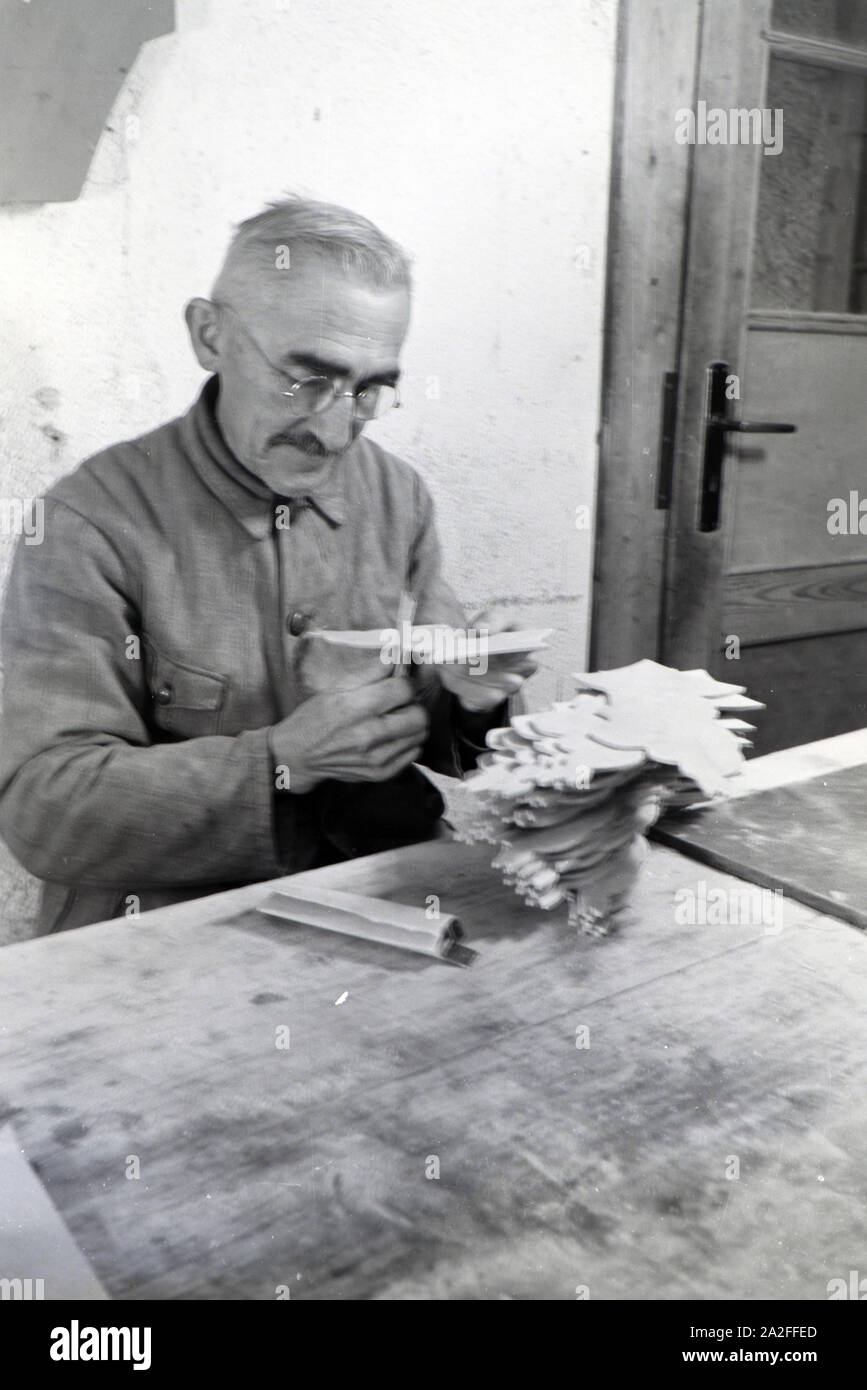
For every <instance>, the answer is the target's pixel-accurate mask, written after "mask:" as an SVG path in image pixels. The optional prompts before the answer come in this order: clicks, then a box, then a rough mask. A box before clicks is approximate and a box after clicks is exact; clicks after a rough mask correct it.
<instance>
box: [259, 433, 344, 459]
mask: <svg viewBox="0 0 867 1390" xmlns="http://www.w3.org/2000/svg"><path fill="white" fill-rule="evenodd" d="M283 444H289V445H291V447H292V448H293V449H298V450H299V451H300V452H301V453H302V454H306V455H307V457H308V458H315V459H327V458H337V452H335V451H333V450H331V449H326V447H325V445H324V444H323V443H322V441H321V440H320V439H317V438H316V435H315V434H310V433H309V432H308V431H307V430H297V431H296V430H283V431H282V432H281V433H280V434H272V436H271V438H270V439H269V440H268V447H269V449H273V448H278V447H280V446H281V445H283ZM338 452H341V451H338Z"/></svg>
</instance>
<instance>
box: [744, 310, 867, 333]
mask: <svg viewBox="0 0 867 1390" xmlns="http://www.w3.org/2000/svg"><path fill="white" fill-rule="evenodd" d="M747 327H748V328H750V329H764V330H765V331H766V332H771V333H844V334H846V333H848V334H850V335H853V336H856V337H857V336H863V335H864V334H867V314H832V313H824V314H820V313H813V312H812V311H811V310H809V309H751V310H750V312H749V314H748V316H747Z"/></svg>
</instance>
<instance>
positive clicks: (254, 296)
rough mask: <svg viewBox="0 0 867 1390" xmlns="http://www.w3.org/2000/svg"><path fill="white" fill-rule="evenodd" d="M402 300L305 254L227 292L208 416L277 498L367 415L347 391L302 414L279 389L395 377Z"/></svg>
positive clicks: (319, 466) (405, 314)
mask: <svg viewBox="0 0 867 1390" xmlns="http://www.w3.org/2000/svg"><path fill="white" fill-rule="evenodd" d="M409 307H410V301H409V293H408V291H407V290H406V289H405V288H402V287H397V288H388V289H377V288H375V287H371V286H369V285H367V284H365V283H364V282H362V281H360V280H358V279H356V278H354V277H350V276H347V275H345V274H343V273H342V272H341V270H340V269H339V268H337V267H335V266H332V265H330V264H329V263H328V262H327V261H324V260H322V259H321V258H320V257H318V256H314V255H309V254H308V255H307V256H306V257H305V256H303V255H299V256H297V257H296V256H295V255H294V254H293V259H292V268H291V269H289V270H285V271H277V272H274V274H273V276H269V277H268V280H267V281H263V280H262V279H261V278H260V279H259V280H258V281H255V282H251V285H250V292H249V294H248V295H245V296H243V297H241V296H237V295H236V296H235V297H234V298H233V303H232V305H231V310H230V311H229V312H223V313H222V314H221V317H220V320H219V335H218V339H217V341H218V343H219V362H218V365H217V368H216V370H217V371H218V373H219V377H220V393H219V399H218V402H217V419H218V421H219V425H220V428H221V430H222V433H223V436H224V438H225V440H226V442H227V444H228V445H229V448H230V449H231V450H232V452H233V453H234V454H235V456H236V458H238V459H239V460H240V462H241V463H243V464H244V466H245V467H246V468H249V470H250V472H251V473H254V474H255V475H256V476H257V477H258V478H260V479H262V481H263V482H265V483H267V484H268V486H269V487H271V488H272V489H273V490H274V492H277V493H279V494H281V495H283V496H289V495H291V494H293V493H294V492H297V491H300V490H306V489H313V488H315V486H316V484H317V483H321V482H323V481H324V480H325V479H326V478H327V477H328V476H329V475H330V474H331V472H332V469H333V468H334V467H335V466H336V465H337V466H339V461H340V458H341V456H342V455H343V453H344V452H345V451H346V449H347V448H348V447H349V445H350V444H351V443H352V442H353V440H354V439H356V438H357V437H358V435H359V434H360V433H361V431H362V430H363V428H364V425H365V423H367V422H366V421H364V420H362V419H359V418H358V417H357V416H356V415H355V414H354V401H353V398H352V396H343V395H341V396H340V397H338V398H337V399H336V400H335V401H334V402H333V404H332V405H330V406H329V407H328V409H327V410H325V411H323V412H321V413H319V414H314V415H306V416H303V415H299V414H298V413H297V409H296V407H295V405H294V402H293V401H292V400H291V399H290V398H288V397H286V396H285V395H282V394H281V392H283V391H285V390H288V389H289V387H290V386H291V385H292V381H293V380H294V381H301V380H304V379H305V378H306V377H311V376H326V377H329V378H330V379H331V380H332V381H333V382H334V383H335V385H336V387H337V389H338V390H339V391H341V392H343V391H355V390H357V389H358V388H359V387H363V386H365V385H372V384H374V383H386V384H390V385H394V384H395V383H396V382H397V378H398V376H399V366H398V358H399V355H400V350H401V347H402V345H403V340H404V337H405V336H406V330H407V325H408V322H409ZM266 358H267V359H268V361H266V360H265V359H266ZM269 362H270V363H272V364H273V366H269ZM281 373H282V374H284V375H281Z"/></svg>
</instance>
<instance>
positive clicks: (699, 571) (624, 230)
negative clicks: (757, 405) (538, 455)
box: [590, 0, 771, 668]
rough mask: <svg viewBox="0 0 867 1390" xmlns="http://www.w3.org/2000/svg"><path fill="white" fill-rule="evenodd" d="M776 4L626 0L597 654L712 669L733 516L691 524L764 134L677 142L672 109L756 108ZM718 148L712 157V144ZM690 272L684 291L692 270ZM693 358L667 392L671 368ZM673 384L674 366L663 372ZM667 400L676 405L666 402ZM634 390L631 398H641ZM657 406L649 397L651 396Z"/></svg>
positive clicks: (594, 635)
mask: <svg viewBox="0 0 867 1390" xmlns="http://www.w3.org/2000/svg"><path fill="white" fill-rule="evenodd" d="M770 10H771V0H682V3H679V4H678V5H677V6H673V5H671V4H670V3H668V4H666V3H664V0H659V2H656V0H655V2H654V3H640V4H634V3H630V2H629V0H621V5H620V13H619V20H618V74H617V83H616V89H615V122H614V147H613V151H612V181H611V200H610V208H609V255H608V270H607V285H606V297H605V335H604V336H605V341H604V350H603V373H602V405H601V433H600V456H599V473H598V482H597V510H596V517H597V520H596V547H595V564H594V585H593V608H592V619H591V633H590V656H591V664H592V666H593V667H596V668H604V667H610V666H619V665H623V664H625V663H628V662H631V661H635V660H638V659H639V658H641V657H651V658H654V659H657V660H665V661H667V662H668V663H670V664H672V665H677V666H687V667H688V666H709V665H712V664H713V662H714V659H715V656H716V651H717V648H718V644H719V621H718V620H717V619H715V616H714V614H713V613H712V612H711V613H709V611H708V596H710V595H712V596H713V601H714V602H715V603H718V604H719V606H720V610H721V603H722V593H721V583H720V580H721V576H722V571H723V565H724V547H725V536H726V532H725V528H720V529H719V530H718V531H712V532H702V531H699V530H698V527H697V518H698V509H699V496H700V485H701V471H702V462H703V460H702V447H703V424H704V413H705V404H706V382H705V379H704V372H703V371H701V370H697V369H696V366H695V364H696V363H697V362H698V361H699V360H700V359H701V357H704V356H706V355H707V352H706V344H707V343H708V342H709V341H713V342H714V344H716V345H718V346H717V347H716V349H715V353H714V356H715V357H716V358H717V359H720V360H724V361H726V362H728V363H729V368H730V371H731V372H732V373H733V374H735V375H737V374H738V371H739V366H740V363H741V360H742V354H743V349H744V342H745V318H746V309H747V307H748V306H747V303H746V296H747V293H748V286H749V270H750V266H749V253H750V247H751V241H752V228H753V219H754V210H755V200H756V197H757V190H758V172H759V163H758V160H759V158H760V157H761V148H760V147H759V146H745V145H729V146H715V147H713V149H705V150H704V151H703V157H702V158H697V157H696V149H697V147H696V146H694V145H689V144H679V143H678V142H677V141H676V139H675V128H676V124H677V119H676V113H677V112H678V111H679V110H682V109H684V108H688V109H691V110H693V111H695V110H696V103H697V101H698V99H699V97H700V98H701V99H703V100H705V101H706V102H707V106H708V109H710V108H711V107H713V106H721V107H723V108H725V109H726V110H728V109H730V108H731V107H735V106H736V107H743V106H746V107H747V108H753V107H755V106H761V104H762V98H763V92H764V85H765V80H766V72H767V64H768V56H769V50H768V45H767V44H762V45H756V43H755V35H756V32H757V30H764V31H767V30H768V28H769V24H770ZM708 156H711V157H708ZM688 271H689V272H690V274H691V276H692V277H693V278H692V282H691V283H692V285H693V287H696V286H699V287H700V290H701V292H699V293H695V292H694V293H692V294H691V295H690V299H689V305H688V306H687V304H685V301H684V284H685V277H686V274H687V272H688ZM681 361H685V362H688V363H690V364H691V369H690V371H689V372H688V373H686V374H683V373H682V374H681V375H680V379H679V380H678V381H677V382H676V400H675V399H674V396H673V393H672V390H671V389H669V390H668V392H666V379H667V377H666V374H671V373H677V372H678V370H679V366H680V363H681ZM668 380H669V382H671V377H669V378H668ZM666 401H667V403H668V408H667V409H666V405H665V402H666ZM636 402H637V404H636ZM645 403H649V408H646V407H645Z"/></svg>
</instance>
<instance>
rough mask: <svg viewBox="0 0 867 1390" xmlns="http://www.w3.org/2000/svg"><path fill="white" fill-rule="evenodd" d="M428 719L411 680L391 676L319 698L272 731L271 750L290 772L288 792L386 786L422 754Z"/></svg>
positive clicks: (304, 704)
mask: <svg viewBox="0 0 867 1390" xmlns="http://www.w3.org/2000/svg"><path fill="white" fill-rule="evenodd" d="M427 726H428V717H427V714H426V712H425V711H424V709H422V707H421V705H419V704H417V703H416V702H415V695H414V692H413V689H412V686H411V685H410V683H409V681H408V680H406V679H405V678H404V677H403V676H394V677H389V678H388V679H387V680H381V681H377V682H376V683H375V684H374V685H364V686H360V687H359V688H357V689H355V690H347V691H340V692H338V693H337V694H334V695H314V696H313V697H312V698H311V699H309V700H305V701H304V703H303V704H301V705H299V706H298V708H297V709H296V710H294V711H293V712H292V714H290V715H289V716H288V718H287V719H283V720H282V721H281V722H280V723H279V724H276V725H275V726H274V728H273V729H272V730H271V740H270V741H271V751H272V753H273V754H274V761H275V764H276V765H277V766H278V767H287V768H288V769H289V777H288V779H287V783H288V790H289V791H291V792H297V793H301V792H308V791H310V790H311V789H312V788H313V787H315V786H316V784H317V783H318V782H322V781H324V780H325V779H326V778H333V779H334V780H335V781H337V782H385V781H387V779H388V778H389V777H396V776H397V774H398V773H399V772H400V771H402V769H403V768H405V767H406V766H407V765H408V764H409V763H412V762H415V761H416V760H417V759H418V757H419V755H420V754H421V751H422V748H423V746H424V741H425V738H426V736H427Z"/></svg>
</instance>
